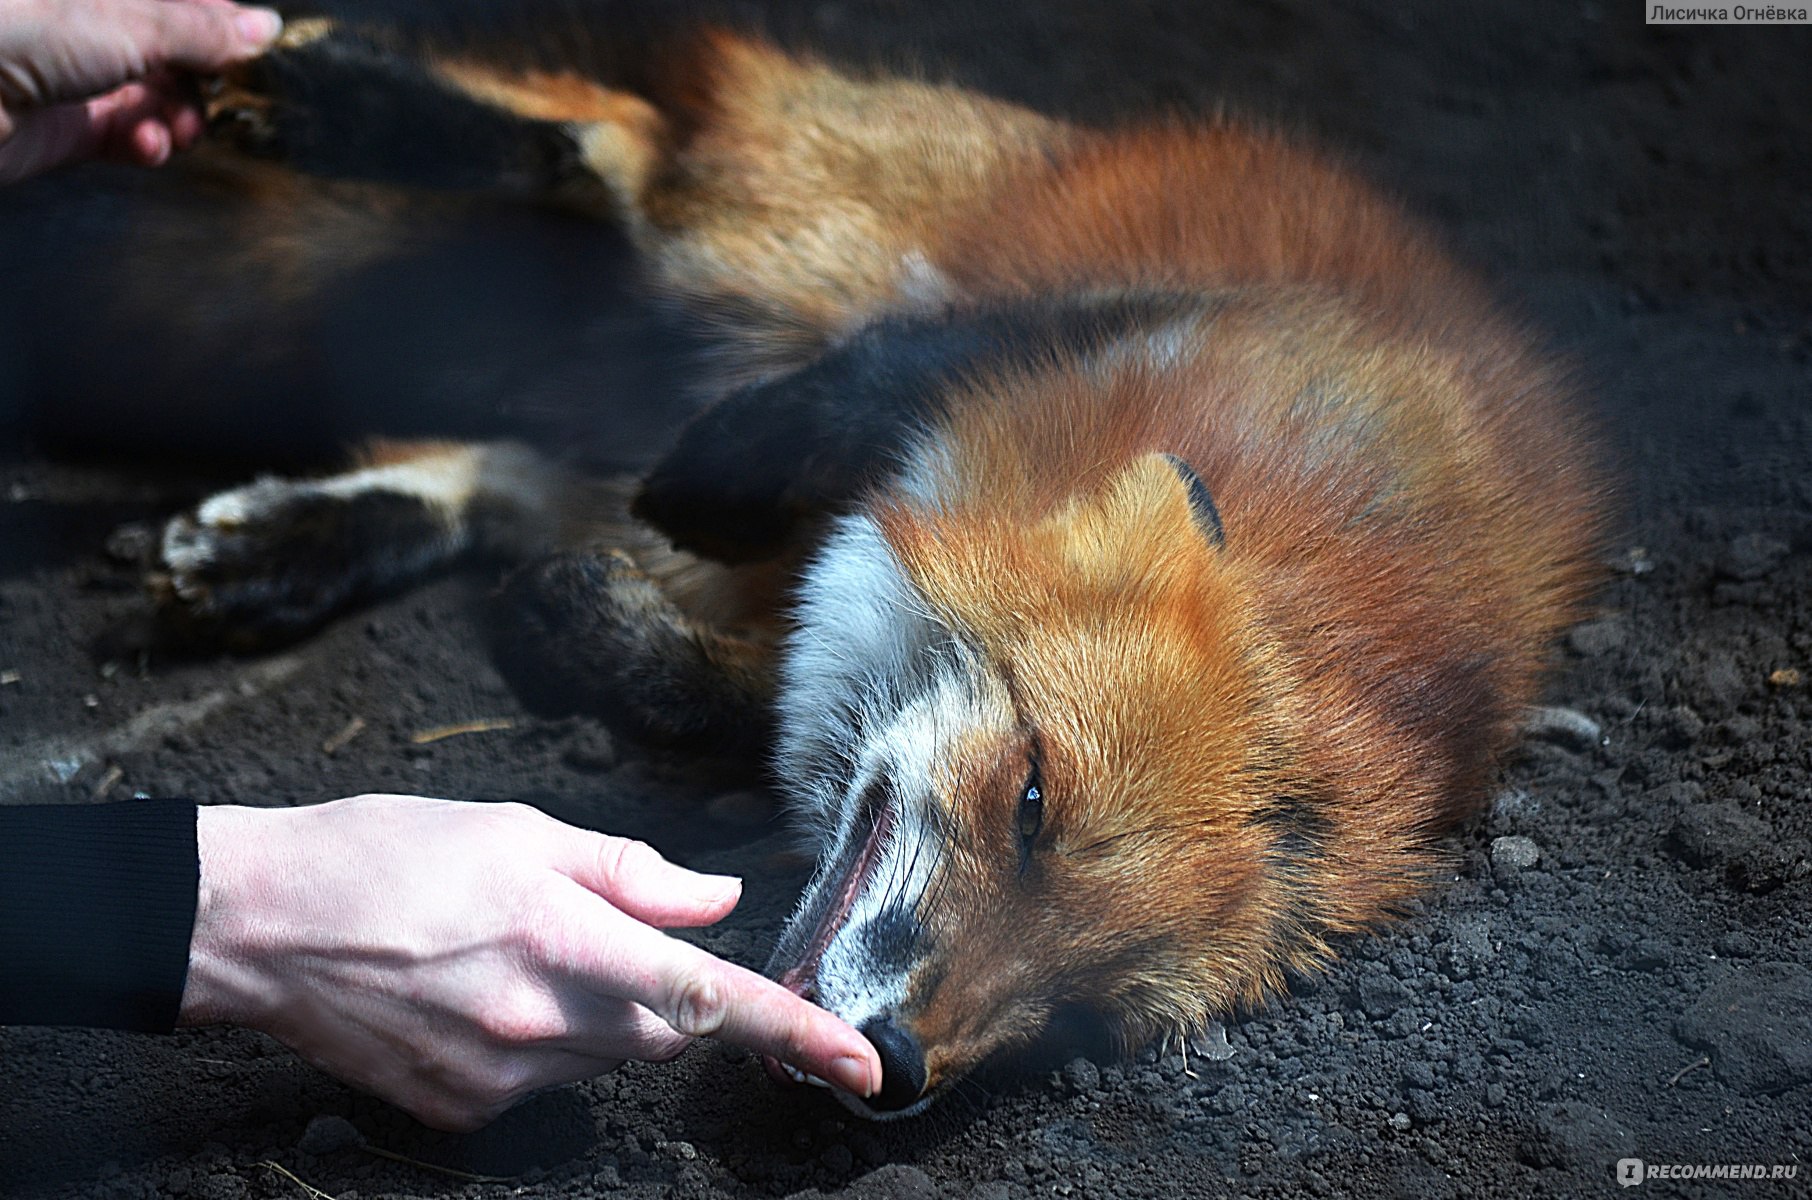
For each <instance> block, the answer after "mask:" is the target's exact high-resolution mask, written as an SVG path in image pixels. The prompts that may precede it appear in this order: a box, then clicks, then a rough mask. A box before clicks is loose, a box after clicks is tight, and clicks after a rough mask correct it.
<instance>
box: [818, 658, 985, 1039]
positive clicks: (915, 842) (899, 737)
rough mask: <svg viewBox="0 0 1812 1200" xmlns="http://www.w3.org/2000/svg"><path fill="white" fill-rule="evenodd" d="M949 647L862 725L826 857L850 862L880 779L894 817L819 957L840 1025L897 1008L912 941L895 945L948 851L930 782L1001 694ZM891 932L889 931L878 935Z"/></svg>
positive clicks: (914, 919)
mask: <svg viewBox="0 0 1812 1200" xmlns="http://www.w3.org/2000/svg"><path fill="white" fill-rule="evenodd" d="M968 657H969V656H967V655H965V654H963V653H962V652H961V651H956V652H955V653H953V654H951V655H950V656H949V657H948V658H946V660H945V663H944V665H943V667H942V669H940V670H938V671H937V672H936V674H935V675H934V676H933V678H932V680H931V682H930V686H929V687H928V688H927V690H925V691H924V692H923V693H921V694H920V695H918V696H916V697H914V698H912V699H910V700H908V701H907V702H906V704H905V705H904V707H903V708H902V709H901V710H900V711H899V713H897V714H896V715H895V716H894V717H893V718H892V719H891V720H889V721H887V722H885V723H884V724H883V725H881V727H880V728H878V729H871V730H869V731H868V732H867V733H866V734H865V736H864V738H863V740H862V742H861V744H860V745H859V746H858V748H857V756H858V762H859V765H858V769H857V772H856V776H855V778H854V779H852V781H851V783H850V786H849V788H848V789H847V791H846V792H845V799H844V804H843V806H842V810H841V811H840V813H839V818H840V826H841V827H840V828H839V830H838V840H837V846H836V852H835V853H834V854H832V855H830V856H829V858H830V860H831V861H833V862H838V863H840V864H845V865H846V864H847V863H848V861H849V856H850V855H851V854H853V853H854V852H855V850H856V849H858V848H856V847H852V846H850V845H849V844H848V843H849V840H850V838H851V837H852V835H853V833H854V830H855V829H857V828H859V827H860V826H861V825H862V821H861V814H860V808H861V805H862V803H863V797H864V796H865V795H866V794H867V793H868V791H869V789H870V787H871V786H874V785H876V784H879V785H881V787H882V789H883V791H884V794H885V795H886V797H887V798H886V801H885V803H886V804H887V805H888V806H889V809H890V814H891V820H890V822H889V826H888V828H889V834H888V837H887V839H886V841H885V843H884V844H883V845H882V846H881V847H880V848H879V858H878V862H877V863H876V865H875V867H874V870H873V872H872V874H871V875H870V877H869V878H870V882H869V884H868V886H867V887H866V888H864V889H863V891H862V893H861V894H860V895H858V896H857V897H856V898H855V901H854V903H852V904H851V905H850V908H849V914H848V916H847V917H846V918H845V919H844V921H843V924H842V927H841V928H840V929H839V930H838V931H837V934H836V936H835V937H833V938H832V939H831V942H830V945H829V946H828V947H826V949H825V951H824V955H823V957H822V958H821V959H820V961H819V965H818V972H817V980H818V987H817V992H818V1002H819V1003H820V1004H822V1005H823V1006H824V1007H825V1008H827V1009H829V1010H830V1011H831V1012H834V1013H836V1014H837V1015H838V1016H839V1017H842V1018H843V1019H844V1020H845V1021H847V1022H849V1023H850V1024H852V1025H855V1026H857V1027H860V1026H861V1025H862V1024H863V1023H864V1022H866V1021H868V1020H870V1019H872V1018H875V1017H881V1016H887V1015H891V1014H894V1013H897V1012H899V1011H900V1009H901V1007H902V1006H903V1005H904V1003H905V1001H906V992H907V985H908V982H909V977H910V976H909V970H910V967H911V965H912V963H913V962H914V961H915V960H916V957H917V955H916V953H915V951H916V950H918V949H920V947H918V946H900V945H897V944H894V942H893V940H892V939H895V938H897V937H898V936H899V931H901V930H905V929H914V930H916V929H917V927H918V919H919V917H920V916H922V915H923V913H922V912H921V904H920V902H921V901H922V900H923V898H924V896H925V893H926V890H927V889H928V888H929V887H930V886H931V883H932V880H933V879H934V878H935V877H936V875H937V871H938V869H939V867H940V866H941V865H942V863H943V859H944V852H945V850H946V845H945V841H944V839H945V837H946V831H947V828H948V822H947V820H946V819H945V818H943V816H942V815H941V811H940V805H941V803H942V800H941V799H940V797H939V796H938V795H937V794H936V792H935V790H934V788H933V780H934V779H936V778H938V777H939V775H940V772H939V770H938V768H939V765H940V763H941V762H943V761H944V760H945V759H946V758H947V757H948V754H949V753H950V750H951V747H952V746H953V745H954V744H956V742H957V740H958V739H957V736H956V735H958V734H960V733H961V732H962V731H963V730H966V729H973V728H976V727H979V726H982V725H984V724H986V723H987V722H988V721H989V720H990V718H991V716H992V715H993V714H996V713H998V711H999V709H998V707H997V704H996V703H991V701H996V702H997V701H998V699H999V698H998V697H996V696H994V695H993V694H992V693H993V692H995V691H997V690H999V689H998V688H996V687H991V686H989V680H988V677H987V676H985V675H983V674H981V673H973V674H972V673H971V672H970V671H969V670H967V669H965V667H966V666H967V665H968V664H966V663H965V662H963V661H962V660H964V659H967V658H968ZM883 929H889V930H891V931H893V932H892V933H881V932H880V931H881V930H883Z"/></svg>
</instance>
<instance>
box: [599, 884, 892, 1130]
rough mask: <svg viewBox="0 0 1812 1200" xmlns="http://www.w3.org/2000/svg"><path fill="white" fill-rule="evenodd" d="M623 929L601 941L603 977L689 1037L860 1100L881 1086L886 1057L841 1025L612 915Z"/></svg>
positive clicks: (749, 976) (726, 965) (778, 990)
mask: <svg viewBox="0 0 1812 1200" xmlns="http://www.w3.org/2000/svg"><path fill="white" fill-rule="evenodd" d="M615 915H616V917H617V919H618V922H620V926H621V927H620V928H616V929H613V930H612V931H611V932H612V936H610V937H608V938H603V939H599V942H598V945H599V946H600V947H602V948H603V957H602V958H601V959H600V960H599V961H598V962H597V963H596V964H594V965H595V966H596V968H597V970H598V973H599V975H600V976H602V977H604V978H607V979H611V980H613V981H614V982H615V983H616V986H617V994H619V995H621V996H623V998H624V999H627V1000H634V1001H635V1002H637V1003H638V1004H641V1005H642V1006H644V1007H645V1008H648V1009H650V1010H652V1011H653V1012H654V1013H656V1014H657V1015H659V1016H660V1018H661V1019H662V1020H663V1021H666V1022H667V1024H669V1025H671V1026H673V1028H674V1029H676V1030H678V1031H679V1032H681V1033H684V1034H688V1035H690V1036H692V1037H713V1038H717V1039H718V1040H720V1041H725V1042H730V1043H732V1044H734V1045H737V1046H742V1047H744V1048H745V1049H749V1050H754V1051H757V1052H758V1053H761V1054H768V1055H772V1056H773V1057H775V1058H777V1059H779V1060H780V1061H782V1062H785V1063H790V1064H792V1065H793V1066H795V1067H797V1068H799V1069H800V1070H802V1071H806V1072H808V1073H809V1074H813V1075H817V1076H819V1077H820V1078H823V1079H826V1080H829V1081H830V1082H832V1083H835V1084H836V1085H837V1086H838V1087H840V1088H842V1089H844V1090H845V1091H848V1092H853V1093H855V1094H856V1095H858V1096H871V1095H873V1094H874V1093H875V1091H876V1090H878V1089H879V1087H880V1082H881V1060H880V1057H879V1056H878V1055H877V1054H876V1053H875V1048H874V1046H873V1045H872V1044H870V1042H869V1040H868V1039H867V1038H865V1037H863V1036H862V1035H861V1034H860V1033H858V1032H857V1031H856V1030H855V1029H853V1028H851V1027H850V1026H849V1025H847V1024H845V1023H844V1022H843V1021H842V1020H840V1019H839V1018H837V1017H836V1016H834V1015H832V1014H831V1013H829V1012H826V1011H825V1010H824V1009H822V1008H819V1007H818V1006H817V1005H816V1004H813V1003H811V1002H810V1001H807V1000H804V999H801V998H800V997H799V996H796V995H794V994H793V993H792V992H790V991H788V990H787V989H785V988H783V987H781V986H780V985H779V984H777V983H775V982H774V981H773V980H771V979H766V978H764V977H763V976H761V975H758V974H756V973H755V972H754V971H751V970H748V969H747V968H745V967H739V966H737V965H736V964H735V963H730V962H725V961H724V960H723V959H721V958H718V957H716V956H715V955H712V954H709V953H707V952H706V951H704V950H701V949H699V948H698V947H697V946H694V945H692V944H691V943H690V942H682V941H680V940H679V939H678V938H673V937H669V936H667V935H666V934H664V933H662V932H661V931H660V930H658V929H654V928H651V927H650V926H647V925H644V924H642V923H641V922H640V921H637V920H634V919H633V918H630V917H627V916H624V915H622V914H620V913H618V914H615Z"/></svg>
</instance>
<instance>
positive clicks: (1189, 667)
mask: <svg viewBox="0 0 1812 1200" xmlns="http://www.w3.org/2000/svg"><path fill="white" fill-rule="evenodd" d="M921 457H922V456H921ZM910 475H911V473H909V476H910ZM983 490H984V491H985V490H986V489H983ZM1038 507H1039V511H1018V512H1013V511H1004V512H1003V511H1000V506H999V505H998V504H995V503H990V502H989V501H988V498H987V497H985V496H982V495H965V494H964V493H963V490H962V489H961V487H959V486H955V485H953V484H952V483H951V482H950V481H949V480H948V479H946V480H944V481H942V482H940V483H937V484H936V485H935V486H934V485H933V484H930V483H928V482H927V476H926V472H925V471H919V472H917V479H916V481H913V480H912V479H910V478H909V479H908V481H906V482H903V483H902V484H900V485H899V486H898V487H896V488H895V490H894V491H893V492H892V493H890V494H887V495H884V496H882V497H879V498H877V499H876V500H875V501H874V502H873V503H871V504H869V505H868V506H867V507H866V508H865V509H864V510H863V511H862V512H860V513H858V514H857V515H854V516H850V517H846V518H844V519H843V520H842V521H841V524H840V525H839V526H838V527H837V528H836V530H835V531H834V533H833V534H832V535H831V536H830V538H829V540H828V542H827V544H826V546H825V547H824V549H823V551H822V553H821V555H820V557H819V558H818V560H817V561H816V563H815V565H814V566H813V567H812V569H811V570H810V571H809V572H808V575H807V578H806V581H805V584H804V588H803V592H802V597H801V607H800V611H799V614H798V616H799V624H798V627H797V632H796V634H795V635H794V637H793V639H792V642H791V644H790V646H789V652H788V658H787V664H786V675H785V686H783V687H782V689H781V695H782V712H781V722H782V762H781V766H782V770H783V772H784V773H785V774H786V776H787V777H788V779H789V780H790V781H791V783H792V785H793V786H794V787H795V788H796V789H797V792H798V799H799V801H800V805H799V807H800V808H801V809H802V811H803V812H804V813H805V814H806V817H807V819H808V820H809V821H810V822H811V823H812V824H813V825H814V829H813V832H814V833H815V835H816V837H817V840H818V842H819V845H820V848H821V860H820V865H819V869H818V872H817V875H816V876H815V878H814V880H813V881H812V883H811V885H810V886H809V887H808V889H807V891H806V894H805V896H804V898H803V900H802V902H801V904H800V907H799V909H798V911H797V913H796V914H795V916H794V918H793V920H792V921H791V923H790V925H789V926H788V928H787V929H786V931H785V933H784V934H783V935H782V937H781V941H780V944H779V946H778V948H777V950H776V952H775V955H774V958H773V960H772V962H771V964H770V968H769V969H770V973H772V974H774V975H775V976H776V977H777V978H779V979H780V980H781V981H782V982H784V983H786V984H787V985H788V986H790V987H792V988H793V989H794V990H795V991H797V992H799V993H800V994H801V995H804V996H806V997H808V998H810V999H812V1000H815V1001H816V1002H817V1003H819V1004H821V1005H823V1006H824V1007H825V1008H827V1009H829V1010H830V1011H831V1012H833V1013H835V1014H837V1015H838V1016H840V1017H842V1018H843V1019H845V1020H846V1021H848V1022H850V1023H851V1024H853V1025H855V1026H856V1027H858V1028H859V1029H861V1030H862V1031H863V1032H864V1033H865V1034H867V1036H868V1037H869V1039H870V1040H871V1041H872V1042H874V1044H875V1045H876V1047H877V1049H878V1050H879V1052H880V1055H881V1059H882V1063H883V1066H884V1068H885V1085H884V1089H883V1091H882V1092H881V1093H880V1095H879V1096H877V1097H875V1098H872V1099H871V1100H870V1102H869V1103H868V1104H867V1105H861V1104H859V1103H858V1102H855V1101H850V1100H848V1098H845V1099H846V1101H848V1102H849V1103H851V1104H852V1106H855V1107H857V1108H858V1109H859V1111H862V1112H864V1113H865V1115H870V1116H896V1115H905V1114H909V1113H913V1112H916V1111H918V1110H920V1109H921V1108H922V1107H923V1106H924V1105H926V1104H927V1103H929V1102H930V1100H931V1098H932V1097H933V1096H934V1095H935V1094H936V1093H937V1092H938V1090H939V1089H940V1088H942V1087H944V1086H946V1085H948V1084H949V1083H951V1082H953V1081H954V1080H956V1079H958V1078H960V1077H961V1076H962V1075H963V1074H964V1073H966V1072H967V1071H968V1070H970V1069H971V1068H972V1067H974V1066H975V1065H977V1064H978V1063H980V1062H981V1061H982V1060H983V1059H984V1058H987V1057H989V1056H990V1055H993V1054H994V1053H996V1052H998V1051H1001V1050H1003V1049H1008V1048H1011V1047H1014V1046H1020V1045H1024V1044H1026V1043H1028V1042H1031V1041H1034V1040H1035V1039H1037V1038H1038V1036H1039V1035H1040V1034H1041V1033H1042V1032H1043V1031H1044V1030H1045V1029H1046V1027H1047V1026H1048V1025H1049V1023H1050V1022H1051V1021H1052V1019H1053V1017H1055V1016H1056V1015H1057V1014H1059V1013H1061V1012H1064V1011H1066V1010H1069V1009H1071V1008H1073V1007H1076V1006H1081V1007H1083V1008H1086V1009H1088V1010H1091V1011H1093V1012H1094V1013H1096V1014H1098V1015H1099V1016H1100V1017H1102V1018H1104V1019H1105V1020H1106V1022H1107V1024H1108V1027H1109V1028H1110V1029H1112V1030H1114V1031H1115V1032H1116V1033H1117V1034H1118V1035H1119V1037H1120V1038H1121V1039H1122V1041H1123V1042H1124V1043H1125V1044H1128V1045H1137V1044H1138V1043H1139V1042H1141V1041H1143V1040H1144V1039H1146V1038H1148V1037H1150V1036H1153V1035H1155V1034H1156V1033H1158V1032H1160V1031H1167V1030H1173V1029H1180V1028H1189V1027H1192V1026H1197V1025H1199V1024H1201V1023H1202V1022H1203V1021H1204V1020H1205V1019H1207V1018H1208V1017H1209V1016H1211V1015H1213V1014H1214V1013H1216V1012H1220V1011H1225V1010H1226V1009H1227V1008H1229V1007H1231V1006H1233V1005H1235V1004H1237V1003H1239V1002H1241V1001H1245V1000H1251V999H1253V998H1255V997H1256V996H1257V995H1258V994H1260V993H1261V992H1262V991H1264V990H1265V989H1266V988H1268V987H1270V986H1273V985H1275V984H1276V983H1277V982H1278V978H1279V972H1280V970H1281V968H1282V967H1283V966H1284V965H1287V964H1289V963H1291V962H1293V961H1300V960H1301V959H1302V958H1303V956H1304V955H1309V956H1312V955H1313V954H1314V948H1315V946H1316V945H1317V944H1318V935H1317V933H1316V931H1315V930H1314V928H1313V927H1312V922H1309V921H1308V920H1307V918H1306V916H1305V911H1304V908H1303V900H1302V898H1301V895H1300V893H1299V890H1298V888H1297V887H1296V883H1297V880H1296V873H1297V872H1298V871H1299V870H1300V869H1301V867H1302V862H1301V859H1302V858H1303V856H1304V855H1305V854H1307V853H1310V852H1311V851H1312V850H1313V846H1312V845H1311V843H1312V842H1313V840H1314V838H1315V836H1316V829H1315V826H1314V822H1315V820H1317V819H1318V818H1317V817H1316V816H1315V814H1314V812H1313V809H1312V806H1309V805H1306V804H1305V803H1304V802H1303V799H1302V797H1303V794H1304V791H1303V790H1304V787H1305V786H1306V784H1305V781H1303V780H1301V779H1299V778H1295V777H1293V773H1292V766H1291V764H1292V762H1293V760H1294V758H1295V756H1294V755H1293V753H1292V750H1291V740H1290V739H1291V733H1290V724H1289V721H1288V714H1287V711H1286V709H1285V705H1286V699H1285V698H1286V697H1287V695H1288V689H1287V688H1286V687H1284V686H1282V681H1281V680H1280V679H1278V678H1277V671H1278V668H1277V665H1276V663H1275V661H1274V660H1275V658H1276V655H1275V653H1274V651H1273V649H1272V648H1271V647H1270V646H1269V645H1268V644H1267V641H1266V638H1265V634H1264V630H1263V627H1262V623H1261V622H1260V620H1259V618H1258V616H1257V614H1256V613H1255V611H1254V607H1253V605H1252V603H1251V602H1250V600H1249V598H1248V589H1247V588H1246V586H1245V585H1244V583H1243V582H1242V579H1241V572H1240V566H1239V559H1238V556H1237V552H1236V544H1237V538H1238V530H1237V529H1231V530H1225V531H1223V529H1222V526H1221V521H1220V516H1219V514H1218V513H1217V512H1216V509H1215V506H1214V502H1213V500H1212V498H1211V494H1210V489H1209V487H1208V486H1207V485H1205V484H1204V482H1203V481H1202V480H1201V479H1200V478H1199V477H1198V476H1197V475H1196V473H1195V472H1194V471H1193V470H1192V469H1191V468H1190V467H1189V465H1188V464H1187V463H1185V462H1183V461H1182V460H1181V459H1178V458H1175V457H1173V456H1171V455H1168V454H1163V453H1146V454H1138V455H1132V456H1130V457H1129V458H1128V459H1127V460H1126V461H1124V462H1122V463H1121V464H1120V465H1119V466H1118V467H1115V468H1109V469H1106V470H1103V471H1102V472H1100V474H1099V476H1098V477H1097V478H1095V479H1093V480H1092V481H1089V485H1088V486H1085V487H1083V488H1082V489H1081V490H1080V491H1078V492H1077V493H1075V494H1072V495H1069V496H1066V497H1065V496H1060V497H1058V498H1056V499H1054V500H1051V501H1047V502H1043V503H1041V504H1040V505H1039V506H1038ZM770 1065H771V1066H772V1065H773V1064H770ZM795 1077H797V1076H796V1073H795Z"/></svg>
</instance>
